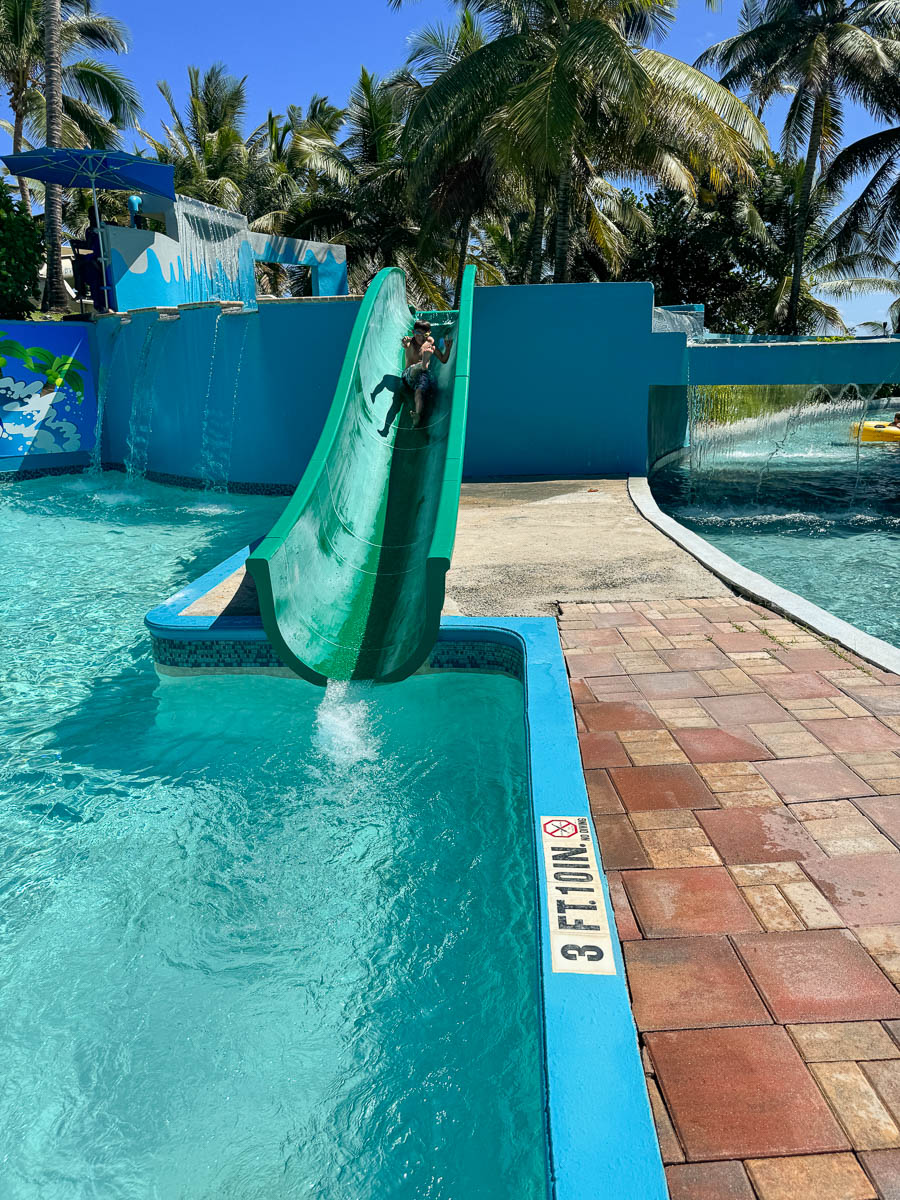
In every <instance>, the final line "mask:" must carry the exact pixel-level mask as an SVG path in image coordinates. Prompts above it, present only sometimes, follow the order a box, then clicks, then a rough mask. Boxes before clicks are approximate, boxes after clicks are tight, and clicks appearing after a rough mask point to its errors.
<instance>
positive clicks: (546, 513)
mask: <svg viewBox="0 0 900 1200" xmlns="http://www.w3.org/2000/svg"><path fill="white" fill-rule="evenodd" d="M600 594H602V596H603V598H604V599H606V600H632V599H633V600H646V599H657V598H659V599H661V598H664V597H669V596H671V597H679V596H711V595H723V596H727V595H730V594H731V593H730V592H729V590H728V588H727V587H726V586H725V585H724V584H723V583H721V582H720V581H719V580H718V579H716V578H715V576H713V575H712V574H711V573H710V572H709V571H707V570H706V569H705V568H704V567H703V566H701V565H700V563H698V562H697V560H696V559H695V558H693V557H692V555H690V554H688V553H686V552H685V551H684V550H682V549H681V548H680V547H679V546H677V545H675V543H674V542H672V541H671V540H670V539H669V538H667V537H666V536H665V535H664V534H662V533H660V532H659V531H658V530H657V529H655V528H654V527H653V525H651V524H650V522H649V521H646V520H645V519H644V518H643V517H642V516H641V514H640V513H639V512H638V510H637V509H636V508H635V506H634V504H633V503H632V502H631V499H630V497H629V495H628V484H627V481H626V480H625V479H578V480H565V479H562V480H560V479H554V480H514V481H505V482H498V483H464V484H463V486H462V491H461V493H460V504H459V517H458V521H457V530H456V545H455V547H454V550H453V563H452V565H451V567H450V572H449V574H448V575H447V596H446V602H445V612H448V613H462V614H464V615H466V616H547V615H555V614H556V612H557V607H556V605H557V602H558V601H560V600H562V601H573V600H591V599H593V598H594V597H596V596H597V595H600Z"/></svg>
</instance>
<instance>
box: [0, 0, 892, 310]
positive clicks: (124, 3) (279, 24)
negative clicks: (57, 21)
mask: <svg viewBox="0 0 900 1200" xmlns="http://www.w3.org/2000/svg"><path fill="white" fill-rule="evenodd" d="M97 6H98V8H100V9H102V10H103V11H105V12H108V13H110V14H111V15H112V16H116V17H118V18H119V19H120V20H122V21H124V22H125V24H126V25H127V26H128V27H129V29H130V30H131V34H132V50H131V53H130V54H129V55H128V56H127V57H125V58H120V59H119V60H118V62H119V65H120V66H121V68H122V69H123V70H124V71H125V72H126V73H127V74H128V75H129V76H130V77H131V78H132V79H133V80H134V82H135V83H136V84H137V86H138V88H139V89H140V92H141V96H142V99H143V103H144V109H145V112H144V117H143V124H144V127H145V128H146V129H147V130H148V132H150V133H152V134H154V135H156V134H157V133H158V132H159V122H160V120H161V118H162V117H163V116H164V115H165V111H166V109H165V104H164V102H163V100H162V97H161V96H160V95H159V93H158V92H157V90H156V83H157V81H158V80H160V79H166V80H168V81H169V83H170V84H171V85H172V87H173V88H174V91H175V96H176V99H177V101H178V102H179V105H180V104H181V102H182V101H183V99H184V96H185V93H186V90H187V88H186V78H187V67H188V66H189V65H191V64H194V65H196V66H199V67H201V68H202V67H206V66H209V65H210V64H211V63H213V62H216V61H219V60H221V61H222V62H224V63H226V65H227V66H228V67H229V69H230V70H231V71H233V72H234V73H235V74H236V75H246V76H247V87H248V96H249V111H248V117H247V126H248V128H252V127H254V126H255V125H258V124H259V123H260V122H261V121H263V120H264V119H265V116H266V113H267V112H268V111H269V109H270V108H271V109H272V110H273V111H275V112H284V109H285V107H286V106H287V105H288V104H290V103H301V104H305V103H306V102H307V100H308V99H309V97H310V96H311V95H312V94H313V93H314V92H319V93H323V94H325V95H327V96H329V97H330V98H331V99H332V100H333V101H334V102H336V103H339V104H342V103H343V102H344V101H345V100H346V98H347V95H348V93H349V91H350V89H351V87H352V86H353V83H354V82H355V80H356V78H357V77H358V75H359V69H360V66H362V65H365V66H366V67H367V68H368V69H369V70H370V71H375V72H376V73H378V74H385V73H387V72H389V71H391V70H392V69H393V68H394V67H396V66H399V65H400V63H402V61H403V59H404V57H405V54H406V39H407V37H408V36H409V34H410V32H411V31H413V30H415V29H418V28H420V27H421V26H423V25H426V24H430V23H432V22H434V21H444V20H449V19H451V18H452V15H453V13H454V7H453V5H452V4H451V3H450V0H420V3H417V4H414V3H408V4H407V5H405V6H404V8H403V9H402V10H401V12H399V13H395V12H392V11H391V10H390V9H389V8H388V5H387V0H343V3H340V4H336V3H328V0H325V2H324V3H315V4H313V3H312V2H311V0H299V3H298V2H297V0H293V2H290V0H255V2H252V3H248V2H247V0H240V2H239V0H145V2H144V3H135V2H134V0H98V5H97ZM738 11H739V0H724V3H723V10H722V11H721V12H719V13H712V12H709V11H708V10H707V9H706V7H705V3H704V0H681V3H680V5H679V9H678V18H677V20H676V22H675V26H674V28H673V30H672V33H671V34H670V35H669V37H668V39H667V41H666V42H665V44H664V46H663V48H664V49H665V50H666V51H667V52H668V53H670V54H674V55H676V56H677V57H679V58H683V59H685V60H686V61H688V62H693V60H694V59H695V58H696V57H697V55H698V54H700V53H701V51H703V50H704V49H706V47H707V46H709V45H710V44H711V43H712V42H715V41H719V40H721V39H722V38H725V37H728V36H730V35H731V34H732V33H733V32H735V28H736V21H737V15H738ZM2 107H3V106H2V103H0V111H2ZM782 111H783V109H782V110H779V109H778V108H773V109H772V110H770V111H769V112H767V114H766V123H767V125H768V127H769V133H770V137H771V139H772V142H773V144H774V145H776V146H777V144H778V137H779V134H780V131H781V122H780V117H781V112H782ZM3 115H7V114H5V113H4V114H3ZM845 124H846V129H845V138H846V140H847V141H851V140H853V139H855V138H857V137H860V136H861V135H863V134H864V133H867V132H870V131H871V130H872V129H873V128H874V125H873V123H872V121H871V119H870V118H869V117H868V115H867V114H866V113H864V112H861V111H858V110H851V111H849V112H848V113H847V119H846V122H845ZM8 144H9V139H8V138H7V136H6V135H5V134H3V133H0V146H2V147H3V148H6V147H8ZM128 144H129V143H128V139H126V146H128ZM842 307H843V310H844V314H845V318H846V319H847V320H848V321H849V322H851V323H852V322H856V321H862V320H866V319H877V320H881V319H882V318H883V314H884V310H885V309H886V307H887V301H886V300H885V301H882V300H880V299H879V298H877V297H863V298H861V299H859V300H855V301H853V302H852V303H850V304H846V305H843V306H842Z"/></svg>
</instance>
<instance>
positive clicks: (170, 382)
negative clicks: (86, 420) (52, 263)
mask: <svg viewBox="0 0 900 1200" xmlns="http://www.w3.org/2000/svg"><path fill="white" fill-rule="evenodd" d="M298 308H302V309H303V310H304V311H303V314H302V316H298V312H297V310H298ZM358 308H359V302H358V301H355V300H341V301H322V302H313V303H306V304H304V303H303V302H302V301H301V302H286V303H281V302H280V301H266V302H263V305H262V307H261V308H260V310H259V311H258V312H255V311H253V312H240V311H236V312H235V311H231V312H229V311H228V310H227V309H223V308H222V307H221V306H219V305H202V306H197V307H187V308H182V309H180V310H179V311H178V314H177V315H176V316H174V317H172V316H170V315H167V314H163V315H162V316H161V315H160V314H159V313H157V312H154V311H143V312H135V313H132V314H131V315H130V320H129V322H128V324H127V325H125V326H124V327H123V328H121V330H117V329H116V328H115V326H116V325H118V324H119V321H118V318H114V317H110V318H107V319H106V320H104V321H102V322H99V323H98V325H99V328H100V336H101V337H102V339H103V344H102V345H101V357H103V358H104V359H108V361H109V364H110V365H109V368H108V369H109V381H108V386H107V388H106V405H105V419H104V442H103V459H104V462H107V463H111V464H121V463H127V462H128V461H129V428H130V426H131V425H132V424H133V418H132V413H133V412H136V413H137V412H140V411H141V406H142V405H144V411H145V412H149V432H148V434H147V438H148V451H147V461H146V467H147V470H148V471H150V472H151V473H154V474H157V475H162V476H172V477H176V478H179V477H180V478H184V479H204V478H208V477H209V469H210V459H213V460H215V461H218V462H219V463H220V464H221V463H222V462H224V464H225V476H226V477H227V479H228V480H230V481H233V482H235V483H243V484H248V485H249V484H258V485H263V486H266V485H288V486H289V485H293V484H295V483H296V482H297V480H298V479H299V477H300V474H301V473H302V471H303V468H304V467H305V465H306V463H307V462H308V460H309V458H310V456H311V454H312V451H313V448H314V447H315V444H316V441H317V440H318V437H319V434H320V432H321V429H322V424H323V422H324V419H325V414H326V412H327V410H328V405H329V404H330V402H331V399H332V396H333V394H334V388H335V386H336V384H337V378H338V373H339V371H340V367H341V362H342V360H343V352H344V347H345V346H346V343H347V340H348V338H349V336H350V330H351V328H352V326H353V321H354V319H355V317H356V313H357V310H358ZM107 327H109V328H107ZM213 351H215V353H214V354H213ZM145 393H146V395H145Z"/></svg>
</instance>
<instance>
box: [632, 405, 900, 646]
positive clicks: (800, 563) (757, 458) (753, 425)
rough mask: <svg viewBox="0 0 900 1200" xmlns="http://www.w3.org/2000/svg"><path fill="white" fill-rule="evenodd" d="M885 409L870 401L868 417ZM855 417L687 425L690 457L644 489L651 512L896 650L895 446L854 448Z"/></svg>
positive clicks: (899, 451) (899, 635)
mask: <svg viewBox="0 0 900 1200" xmlns="http://www.w3.org/2000/svg"><path fill="white" fill-rule="evenodd" d="M886 411H887V410H886V409H885V408H884V407H883V406H882V405H880V404H878V403H877V402H876V403H874V404H873V403H872V402H869V405H868V410H867V414H866V415H867V416H868V417H870V418H871V417H873V416H882V415H884V414H885V412H886ZM890 412H891V414H892V413H893V408H891V409H890ZM859 413H860V408H859V407H858V406H857V405H852V404H835V405H831V406H827V405H816V406H813V405H805V406H800V407H798V408H792V409H790V410H788V411H786V412H784V413H780V414H769V415H768V416H766V417H765V418H758V419H747V420H742V421H737V422H735V423H733V424H732V425H730V426H720V427H718V428H715V429H712V428H711V427H709V426H707V427H705V428H703V427H701V428H697V427H695V428H694V430H693V431H692V446H691V448H690V450H688V451H685V452H684V453H683V454H681V455H678V456H673V457H672V458H670V459H669V460H668V461H667V462H665V463H664V464H663V465H662V466H661V467H660V468H659V469H658V470H656V471H655V472H654V473H653V474H652V475H651V479H650V482H651V486H652V489H653V494H654V496H655V498H656V500H657V502H658V503H659V505H660V507H661V508H662V509H663V510H664V511H665V512H667V513H669V515H670V516H672V517H674V518H675V519H676V520H677V521H679V522H680V523H681V524H682V525H684V526H686V527H687V528H688V529H691V530H693V531H694V532H696V533H698V534H700V536H701V537H703V538H705V539H706V540H707V541H708V542H710V543H711V544H712V545H713V546H715V547H717V548H718V549H719V550H722V551H724V553H726V554H728V555H730V556H731V557H732V558H733V559H735V560H736V561H738V562H739V563H742V564H743V565H744V566H746V567H749V568H750V569H751V570H754V571H757V572H758V573H759V574H761V575H764V576H766V577H767V578H768V579H770V580H772V581H773V582H774V583H777V584H779V585H780V586H782V587H785V588H787V589H789V590H790V591H792V592H796V593H798V594H800V595H801V596H803V597H805V598H806V599H807V600H810V601H812V602H813V603H814V604H817V605H819V606H820V607H821V608H824V609H826V610H828V611H829V612H831V613H834V615H835V616H838V617H841V618H843V619H844V620H845V621H849V622H850V623H851V624H853V625H855V626H857V627H858V628H859V629H862V630H864V631H865V632H867V633H871V634H873V635H874V636H876V637H880V638H883V639H884V640H885V641H887V642H890V643H891V644H893V645H895V646H896V645H900V593H898V590H897V584H896V571H897V567H898V565H900V445H896V444H895V445H878V444H868V445H859V444H857V443H856V442H855V441H853V440H852V439H851V437H850V428H851V425H852V423H853V421H854V420H857V419H858V417H859Z"/></svg>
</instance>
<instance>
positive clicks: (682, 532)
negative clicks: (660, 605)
mask: <svg viewBox="0 0 900 1200" xmlns="http://www.w3.org/2000/svg"><path fill="white" fill-rule="evenodd" d="M628 494H629V496H630V497H631V499H632V501H633V503H634V506H635V508H636V509H637V510H638V512H639V513H640V514H641V516H642V517H644V518H645V519H646V520H648V521H649V522H650V524H651V525H654V526H655V527H656V528H657V529H658V530H659V531H660V533H664V534H665V535H666V537H669V538H671V539H672V541H673V542H675V543H676V544H677V545H679V546H681V548H682V549H683V550H687V552H688V554H692V555H693V556H694V558H696V559H697V560H698V562H701V563H702V564H703V566H704V567H706V568H707V569H708V570H710V571H712V573H713V574H714V575H717V576H718V577H719V579H722V580H724V581H725V583H727V584H729V585H730V586H731V587H733V588H734V589H735V591H738V592H740V593H741V594H742V595H744V596H749V597H750V599H751V600H756V601H758V602H759V603H760V604H764V605H765V606H766V607H767V608H771V609H773V610H774V611H775V612H777V613H780V614H781V615H782V616H785V617H789V618H790V620H792V621H797V622H798V623H799V624H801V625H805V626H806V627H807V628H808V629H812V630H813V631H814V632H815V633H819V634H821V635H822V636H823V637H826V638H828V639H829V640H830V641H832V642H837V644H838V645H839V646H843V647H844V648H845V649H846V650H850V651H852V652H853V653H854V654H858V655H859V657H860V658H863V659H865V661H866V662H868V663H871V664H872V665H873V666H876V667H879V668H880V669H881V670H883V671H891V672H892V673H893V674H898V673H900V650H898V649H897V647H896V646H892V645H890V643H889V642H885V641H882V639H881V638H877V637H873V636H872V634H870V633H864V632H863V631H862V630H861V629H857V628H856V626H855V625H851V624H850V622H849V621H842V620H841V618H840V617H836V616H834V615H833V614H832V613H830V612H828V611H826V609H824V608H819V606H818V605H817V604H813V603H811V602H810V601H809V600H804V598H803V597H802V596H798V595H797V593H796V592H790V591H788V590H787V588H783V587H779V585H778V584H777V583H773V582H772V581H771V580H770V579H766V577H765V576H764V575H759V574H757V572H756V571H751V570H750V569H749V568H748V567H744V566H742V565H741V564H740V563H739V562H737V561H736V560H735V559H733V558H731V557H729V555H727V554H724V553H723V552H722V551H721V550H719V549H717V548H716V547H715V546H713V545H711V544H710V543H709V542H708V541H706V539H705V538H702V537H700V535H699V534H697V533H694V531H693V530H691V529H687V528H686V527H685V526H684V525H682V524H681V522H680V521H676V520H675V519H674V517H670V516H668V515H667V514H666V513H664V512H663V511H662V509H661V508H660V507H659V505H658V504H657V503H656V500H655V499H654V498H653V492H652V491H651V490H650V484H649V482H648V480H647V478H646V477H645V476H631V477H629V480H628Z"/></svg>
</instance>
